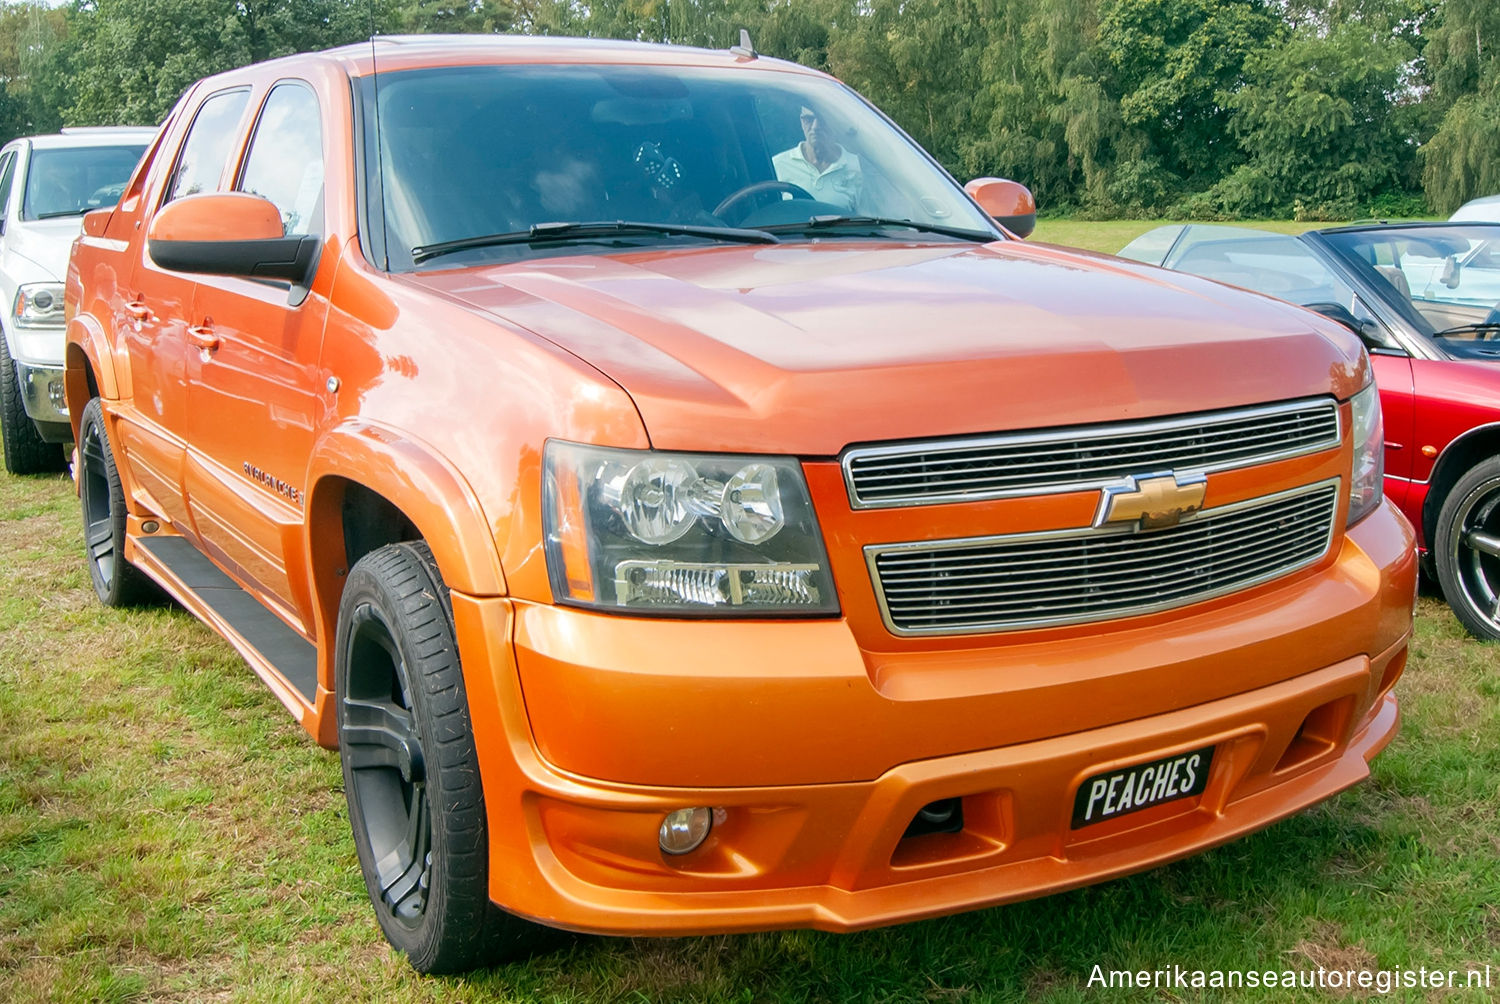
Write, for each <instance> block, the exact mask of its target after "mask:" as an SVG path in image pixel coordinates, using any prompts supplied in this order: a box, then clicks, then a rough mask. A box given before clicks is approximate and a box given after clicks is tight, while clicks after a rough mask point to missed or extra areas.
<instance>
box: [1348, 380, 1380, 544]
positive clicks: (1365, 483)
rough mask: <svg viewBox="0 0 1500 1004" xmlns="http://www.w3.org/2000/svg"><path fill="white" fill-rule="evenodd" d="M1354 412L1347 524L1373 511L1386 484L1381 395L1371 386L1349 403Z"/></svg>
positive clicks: (1378, 503) (1352, 523) (1355, 521)
mask: <svg viewBox="0 0 1500 1004" xmlns="http://www.w3.org/2000/svg"><path fill="white" fill-rule="evenodd" d="M1349 403H1350V405H1351V406H1352V409H1351V410H1352V411H1353V413H1354V469H1353V470H1352V471H1351V472H1350V476H1349V525H1350V526H1353V525H1354V524H1355V523H1357V522H1358V521H1359V520H1361V519H1363V518H1365V517H1366V516H1368V515H1369V514H1370V513H1372V512H1374V511H1375V507H1376V506H1378V505H1380V498H1381V494H1382V491H1383V489H1384V481H1385V426H1384V424H1383V423H1382V421H1381V416H1380V393H1379V391H1377V390H1376V389H1375V385H1374V384H1371V385H1370V386H1368V387H1366V388H1365V389H1364V390H1362V391H1360V392H1359V393H1358V394H1355V395H1354V397H1353V398H1351V399H1350V401H1349Z"/></svg>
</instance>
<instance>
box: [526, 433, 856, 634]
mask: <svg viewBox="0 0 1500 1004" xmlns="http://www.w3.org/2000/svg"><path fill="white" fill-rule="evenodd" d="M542 492H543V505H544V513H545V516H544V519H545V524H546V526H545V529H546V551H547V570H548V574H549V576H550V578H551V582H552V592H553V596H554V597H555V598H556V599H557V600H558V601H559V602H567V603H575V604H580V605H584V606H592V607H608V608H615V609H618V608H621V607H625V608H629V609H632V610H639V611H642V612H660V613H717V614H741V615H761V616H764V615H766V614H771V613H774V614H794V613H801V614H832V613H837V612H838V599H837V597H836V595H835V593H834V589H833V580H832V578H831V577H830V576H829V574H828V557H827V554H826V553H825V551H824V548H823V538H822V534H821V533H820V532H819V530H818V522H817V518H816V516H815V515H814V513H813V508H812V500H811V499H810V498H809V496H808V491H807V483H806V480H805V479H804V478H803V476H802V469H801V467H800V465H799V464H798V463H797V462H796V461H795V460H793V459H791V458H788V457H750V456H729V455H719V454H701V453H663V452H659V451H655V450H616V449H606V448H602V447H595V446H583V445H580V444H577V443H565V442H561V441H559V440H553V441H551V442H549V443H548V444H547V450H546V454H545V461H544V473H543V487H542Z"/></svg>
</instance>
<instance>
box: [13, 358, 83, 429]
mask: <svg viewBox="0 0 1500 1004" xmlns="http://www.w3.org/2000/svg"><path fill="white" fill-rule="evenodd" d="M15 367H16V380H17V382H18V383H20V385H21V403H22V404H23V405H24V406H25V408H26V414H28V415H30V416H31V420H32V421H33V422H35V423H36V424H37V428H38V429H40V430H41V433H42V438H43V439H45V440H46V441H47V442H49V443H65V442H67V441H68V440H70V439H71V438H72V435H73V427H72V425H71V424H70V422H69V419H68V405H67V402H66V401H65V400H64V398H63V367H61V366H33V365H31V364H30V363H23V362H21V361H20V360H16V363H15Z"/></svg>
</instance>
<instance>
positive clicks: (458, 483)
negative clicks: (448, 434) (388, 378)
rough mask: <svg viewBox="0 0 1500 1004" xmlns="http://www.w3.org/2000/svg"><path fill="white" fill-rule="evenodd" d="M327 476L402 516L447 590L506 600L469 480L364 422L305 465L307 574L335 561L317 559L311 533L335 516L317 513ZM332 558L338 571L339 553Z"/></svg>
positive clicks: (348, 426) (328, 438) (420, 446)
mask: <svg viewBox="0 0 1500 1004" xmlns="http://www.w3.org/2000/svg"><path fill="white" fill-rule="evenodd" d="M331 478H340V479H343V480H345V481H351V482H354V483H356V484H359V485H363V486H364V487H365V488H368V489H370V490H371V491H374V492H375V493H376V494H378V495H380V496H382V497H383V498H385V499H386V500H387V501H389V502H390V503H391V504H392V505H394V506H395V507H396V508H397V509H399V510H401V512H402V513H404V514H405V515H406V517H407V518H408V519H410V520H411V521H412V523H413V524H414V525H415V526H416V528H417V530H418V532H420V533H421V534H422V537H423V539H424V540H426V541H427V545H428V546H429V547H430V548H432V555H433V557H434V558H435V559H436V560H437V563H438V567H439V568H440V569H441V570H442V573H443V579H444V581H445V582H446V583H447V585H448V586H449V587H450V588H452V589H455V590H458V591H460V592H465V593H469V594H471V595H475V596H504V595H505V594H506V584H505V573H504V572H503V571H502V570H501V567H500V552H499V549H498V547H497V546H496V544H495V539H494V535H493V533H492V532H491V530H490V527H489V525H488V523H487V521H486V520H485V517H484V510H483V508H482V507H481V506H480V504H479V498H478V496H476V495H475V494H474V490H473V488H472V487H471V486H470V485H469V483H468V481H467V480H465V479H464V477H463V475H462V474H460V473H459V471H458V470H457V468H455V467H454V466H453V465H452V464H451V463H449V462H448V461H447V460H446V459H445V458H444V457H443V456H442V455H441V454H439V453H438V452H437V451H436V450H435V449H433V448H432V447H431V446H429V445H428V444H426V443H423V442H421V441H420V440H418V439H416V438H414V437H412V436H409V435H407V434H406V433H403V432H398V431H396V430H394V429H391V428H389V427H386V426H383V425H380V424H378V423H375V422H370V421H368V420H363V419H355V420H351V421H348V422H345V423H343V424H342V425H339V426H337V427H335V428H334V429H332V430H331V431H330V432H328V433H327V434H326V435H324V436H323V437H322V438H321V439H320V441H319V443H318V445H317V446H316V447H315V448H314V450H313V455H312V458H311V460H310V462H309V464H308V471H307V482H306V483H307V486H308V487H307V507H306V518H307V520H308V521H309V526H308V531H309V532H308V534H307V540H308V544H309V547H310V548H311V549H312V550H313V552H314V553H312V554H311V555H310V557H311V559H312V563H313V568H314V569H317V568H319V567H320V559H322V562H323V563H324V564H326V562H327V560H328V559H329V558H330V557H334V556H330V555H327V554H321V555H320V554H319V553H318V552H319V546H318V538H319V535H318V533H317V527H318V526H319V525H325V524H326V521H327V520H329V519H332V518H336V517H337V515H338V514H337V513H329V512H325V511H320V510H322V509H324V508H326V506H328V505H329V504H330V503H329V502H328V499H329V497H330V496H329V494H328V492H327V490H326V488H327V482H328V480H329V479H331ZM339 536H340V538H341V537H342V535H341V534H340V535H339ZM336 560H337V562H338V563H339V564H340V565H341V564H342V561H343V556H342V554H339V555H337V556H336Z"/></svg>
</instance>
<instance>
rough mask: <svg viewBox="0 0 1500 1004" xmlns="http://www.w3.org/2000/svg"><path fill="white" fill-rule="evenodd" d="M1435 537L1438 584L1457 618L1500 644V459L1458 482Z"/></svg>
mask: <svg viewBox="0 0 1500 1004" xmlns="http://www.w3.org/2000/svg"><path fill="white" fill-rule="evenodd" d="M1433 537H1434V540H1433V542H1432V555H1433V561H1434V563H1435V564H1436V565H1437V573H1438V583H1439V584H1440V585H1441V586H1442V589H1443V597H1444V599H1446V600H1447V601H1448V605H1449V606H1450V607H1452V608H1453V613H1454V615H1455V616H1456V617H1457V618H1458V619H1459V622H1460V623H1462V624H1463V626H1464V627H1465V628H1467V629H1468V631H1469V633H1470V634H1472V635H1473V636H1474V637H1476V638H1480V639H1482V640H1485V641H1500V457H1491V458H1490V459H1488V460H1485V461H1483V462H1482V463H1479V464H1476V465H1474V467H1473V468H1471V469H1470V470H1469V472H1468V473H1467V474H1465V475H1464V476H1463V477H1461V478H1459V479H1458V483H1457V484H1455V485H1454V486H1453V488H1452V490H1451V491H1449V492H1448V495H1447V497H1446V498H1444V499H1443V506H1442V508H1441V509H1440V510H1439V511H1438V519H1437V528H1436V532H1435V533H1434V535H1433Z"/></svg>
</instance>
